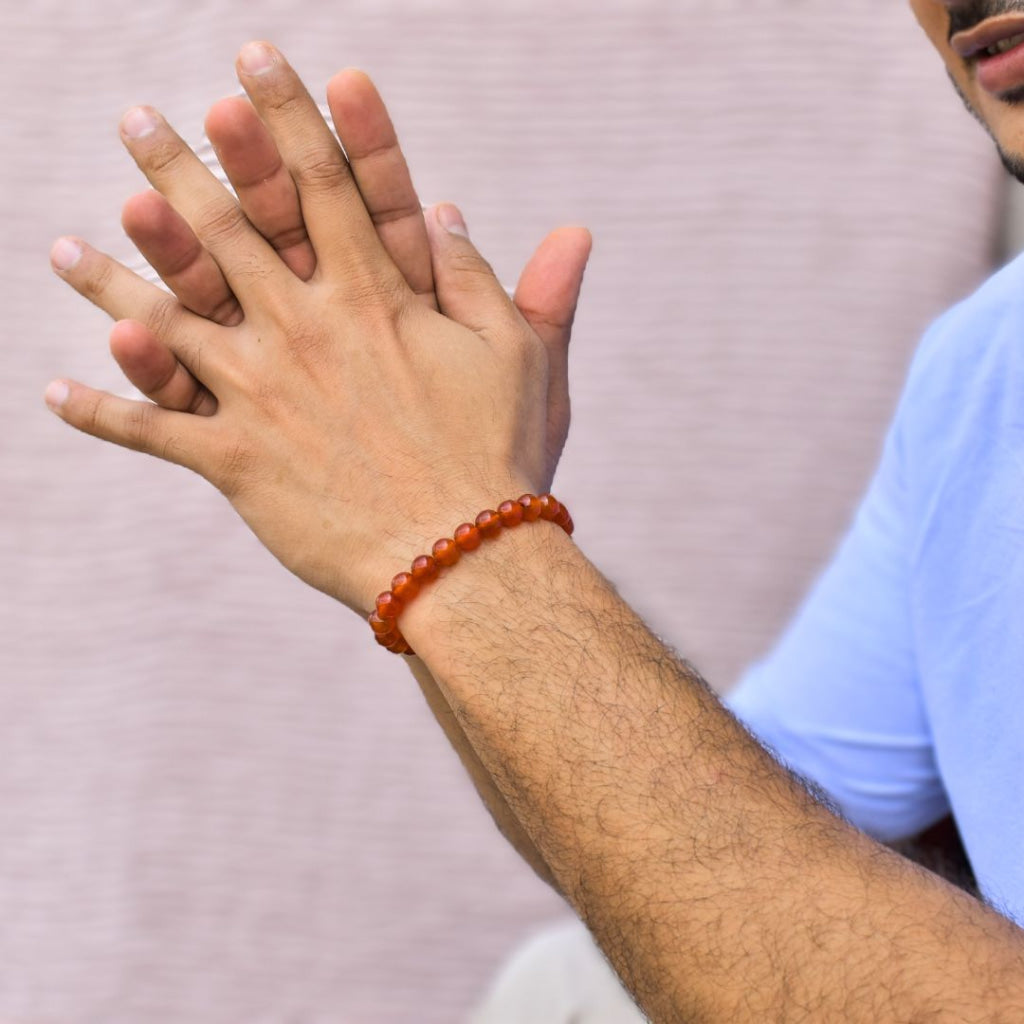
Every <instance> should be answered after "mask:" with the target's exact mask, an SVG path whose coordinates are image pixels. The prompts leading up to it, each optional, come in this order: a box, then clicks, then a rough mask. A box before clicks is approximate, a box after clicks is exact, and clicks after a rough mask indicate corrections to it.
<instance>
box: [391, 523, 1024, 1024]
mask: <svg viewBox="0 0 1024 1024" xmlns="http://www.w3.org/2000/svg"><path fill="white" fill-rule="evenodd" d="M405 622H406V635H407V636H409V637H410V640H411V642H412V643H413V645H414V646H415V647H416V649H417V650H418V651H419V652H420V654H421V655H422V656H423V658H424V660H425V661H426V663H427V665H428V666H429V667H430V669H431V672H432V673H433V675H434V677H435V678H436V679H437V680H438V682H439V685H440V687H441V689H442V691H443V693H444V696H445V698H446V700H447V701H448V703H449V704H450V706H451V707H452V709H453V711H454V713H455V715H456V717H457V719H458V722H459V724H460V725H461V727H462V729H463V730H464V732H465V734H466V736H467V737H468V738H469V740H470V742H471V743H472V747H473V749H474V751H475V753H476V755H477V757H478V758H479V760H480V762H481V763H482V765H483V766H484V767H485V768H486V770H487V771H488V772H489V773H490V774H491V776H492V777H493V778H494V780H495V783H496V785H497V787H498V789H499V790H500V792H501V793H502V795H503V796H504V799H505V800H506V801H507V803H508V806H509V807H510V808H511V810H512V811H513V813H514V814H515V816H516V817H517V818H518V819H519V821H520V822H521V823H522V826H523V828H524V830H525V832H526V833H527V834H528V835H529V836H530V838H531V839H532V842H533V844H534V845H535V846H536V848H537V850H538V851H539V853H540V856H541V857H542V859H543V861H544V862H545V863H546V864H547V865H548V866H549V868H550V870H551V872H552V874H553V875H554V877H555V879H556V880H557V882H558V884H559V887H560V888H561V890H562V891H563V892H564V893H565V895H566V896H567V898H568V899H570V901H571V902H572V903H573V904H574V905H575V907H576V909H577V910H578V912H579V913H580V914H581V916H582V917H583V918H584V919H585V920H586V922H587V923H588V925H589V926H590V927H591V929H592V930H593V931H594V933H595V935H596V937H597V939H598V941H599V942H600V944H601V945H602V947H603V948H604V950H605V952H606V953H607V954H608V956H609V957H610V958H611V960H612V962H613V963H614V964H615V966H616V968H617V969H618V970H619V972H620V974H621V975H622V976H623V978H624V979H625V981H626V982H627V984H628V985H629V987H630V988H631V989H632V991H633V992H634V993H635V995H636V996H637V997H638V999H639V1000H640V1002H641V1004H642V1005H643V1006H644V1007H645V1009H646V1010H647V1012H648V1013H650V1014H651V1015H652V1016H653V1017H654V1019H656V1020H664V1021H670V1020H671V1021H675V1020H688V1021H689V1020H709V1021H712V1020H714V1021H717V1020H722V1021H725V1020H728V1021H764V1020H790V1019H814V1020H833V1019H835V1020H840V1019H841V1020H847V1021H862V1020H863V1021H869V1020H870V1021H872V1022H873V1021H877V1020H879V1019H906V1020H926V1019H927V1020H947V1019H948V1020H959V1019H962V1018H963V1017H964V1016H968V1015H970V1014H972V1013H973V1014H975V1015H978V1016H981V1015H984V1019H986V1020H993V1021H995V1020H1007V1021H1009V1020H1011V1019H1013V1020H1016V1019H1019V1018H1020V1016H1021V1015H1022V1014H1024V984H1022V979H1024V955H1022V948H1024V947H1022V942H1021V937H1020V933H1019V932H1018V930H1017V929H1016V928H1015V927H1014V926H1013V925H1011V924H1010V923H1009V922H1007V921H1005V920H1004V919H1002V918H1000V917H999V916H998V915H996V914H994V913H993V912H991V911H989V910H988V909H987V908H985V907H983V906H982V905H981V904H979V903H978V902H977V901H975V900H973V899H971V898H970V897H968V896H966V895H965V894H963V893H961V892H959V891H958V890H956V889H954V888H953V887H951V886H949V885H947V884H946V883H945V882H943V881H942V880H940V879H939V878H937V877H936V876H934V875H932V874H930V873H928V872H926V871H924V870H922V869H920V868H918V867H916V866H915V865H912V864H910V863H908V862H907V861H905V860H904V859H903V858H901V857H898V856H897V855H895V854H894V853H892V852H890V851H888V850H886V849H885V848H884V847H881V846H879V845H878V844H876V843H874V842H872V841H871V840H869V839H867V838H866V837H864V836H863V835H862V834H860V833H858V832H857V831H855V830H854V829H852V828H851V827H849V826H848V825H846V824H845V823H843V822H842V821H840V820H839V819H837V818H836V817H834V816H833V815H832V814H830V813H829V812H828V811H827V810H826V809H825V808H824V807H822V806H821V805H820V804H819V803H818V802H817V801H815V800H814V799H813V798H812V797H811V796H810V795H809V794H808V793H807V791H806V789H805V788H804V787H802V786H801V785H800V784H799V783H798V782H797V781H796V780H794V779H793V778H792V777H790V776H789V775H788V774H787V773H786V772H785V771H784V770H783V769H781V768H780V767H779V766H778V765H777V764H776V763H775V762H774V761H773V760H772V759H771V758H770V757H769V756H768V755H767V754H766V753H765V752H764V751H763V750H762V749H761V748H760V747H759V746H758V745H757V744H756V743H755V742H754V741H753V740H752V739H751V738H750V737H749V736H748V735H747V733H746V732H745V731H744V730H743V729H742V727H741V726H739V725H738V724H737V723H736V722H735V721H734V720H733V719H732V717H731V716H730V715H729V714H728V712H727V711H725V710H724V709H723V708H722V706H721V705H720V703H719V701H718V700H717V698H716V697H715V696H714V695H713V694H712V693H711V692H710V690H709V689H708V688H707V687H706V686H704V684H703V683H702V682H701V680H700V679H699V677H697V676H696V674H695V673H694V672H693V671H692V670H691V669H689V667H688V666H686V665H685V664H684V663H681V662H680V661H678V660H677V659H676V658H675V657H674V656H673V654H672V653H671V652H670V651H668V650H667V649H666V648H665V647H664V646H663V645H662V644H661V643H660V642H659V641H658V640H657V638H655V637H654V636H653V635H651V634H650V632H649V631H648V630H647V629H646V628H645V627H644V625H643V624H642V623H641V622H640V621H639V620H638V619H637V617H636V616H635V615H634V614H633V613H632V612H631V611H630V609H629V608H628V607H627V606H626V605H625V604H623V602H622V601H621V600H620V599H619V598H618V596H617V595H616V594H615V592H614V590H613V589H612V588H611V587H610V586H609V585H608V584H607V583H606V581H604V580H603V579H602V578H601V576H600V575H599V574H598V573H597V572H596V571H595V570H594V569H593V567H592V566H590V564H589V563H588V562H587V561H586V560H585V559H584V558H583V557H582V555H581V554H580V553H579V552H578V550H577V549H576V548H575V547H574V546H573V545H572V544H571V542H569V541H568V540H567V539H565V538H564V537H561V536H560V535H559V533H558V531H557V530H555V529H553V528H549V527H547V526H545V525H543V524H538V525H536V526H534V527H530V528H528V529H522V530H518V531H514V532H511V533H509V534H508V535H507V536H503V537H502V539H501V541H500V543H496V544H493V545H490V546H489V547H487V548H486V549H483V550H481V551H480V552H477V553H475V554H474V556H473V557H472V558H467V559H465V560H464V562H463V563H462V564H460V566H459V567H458V569H457V570H455V571H453V572H451V573H450V574H448V576H447V577H446V578H445V579H443V580H442V581H440V582H439V583H438V585H437V586H436V588H434V590H433V591H432V592H431V593H429V594H424V595H423V596H422V597H421V598H420V599H419V600H418V601H417V602H416V603H415V604H414V605H413V606H412V607H411V608H410V609H409V610H408V611H407V613H406V620H405Z"/></svg>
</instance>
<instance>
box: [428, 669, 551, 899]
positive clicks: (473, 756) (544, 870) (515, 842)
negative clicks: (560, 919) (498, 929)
mask: <svg viewBox="0 0 1024 1024" xmlns="http://www.w3.org/2000/svg"><path fill="white" fill-rule="evenodd" d="M409 668H410V670H411V671H412V674H413V675H414V676H415V677H416V682H417V683H419V687H420V690H421V691H422V692H423V696H424V697H425V698H426V701H427V704H428V706H429V707H430V710H431V712H433V715H434V718H435V719H436V720H437V724H438V725H440V726H441V729H442V730H443V732H444V734H445V736H447V738H448V742H449V743H451V745H452V747H453V749H454V750H455V753H456V754H457V755H458V757H459V760H460V761H461V762H462V767H463V768H465V769H466V773H467V774H468V775H469V777H470V779H471V780H472V782H473V785H474V786H475V787H476V791H477V793H478V794H479V796H480V799H481V800H483V802H484V806H485V807H486V808H487V810H488V811H489V812H490V814H491V817H492V818H493V819H494V823H495V825H497V826H498V830H499V831H500V832H501V834H502V835H503V836H504V837H505V838H506V839H507V840H508V841H509V842H510V843H511V844H512V846H513V847H514V848H515V850H516V852H517V853H518V854H519V856H520V857H522V858H523V860H525V861H526V863H527V864H529V865H530V867H531V868H533V870H534V871H535V872H536V873H537V875H538V876H539V877H540V878H541V879H542V880H543V881H545V882H547V883H548V885H550V886H552V888H554V889H557V888H558V883H557V882H556V881H555V878H554V876H553V875H552V874H551V870H550V868H548V866H547V864H546V863H545V862H544V858H543V857H542V856H541V854H540V851H539V850H538V849H537V847H536V846H535V845H534V843H533V840H532V839H531V838H530V836H529V835H528V834H527V832H526V831H525V830H524V828H523V826H522V825H521V824H520V822H519V819H518V818H517V817H516V816H515V815H514V814H513V813H512V809H511V808H510V807H509V805H508V802H507V801H506V800H505V797H504V796H503V795H502V793H501V790H499V789H498V787H497V785H495V782H494V779H493V777H492V776H491V774H490V772H488V771H487V769H486V768H485V767H484V766H483V764H482V763H481V761H480V758H479V757H478V756H477V753H476V751H475V750H474V749H473V746H472V744H471V743H470V742H469V739H468V737H467V736H466V733H465V730H464V729H463V728H462V726H461V725H460V724H459V721H458V719H457V718H456V716H455V713H454V712H453V711H452V708H451V705H450V704H449V703H448V701H447V700H446V699H445V696H444V694H443V693H442V692H441V689H440V687H439V686H438V685H437V680H435V679H434V677H433V676H432V675H431V674H430V672H429V670H428V669H427V667H426V665H424V664H423V662H422V661H421V660H420V659H419V658H411V659H409Z"/></svg>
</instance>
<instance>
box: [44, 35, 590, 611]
mask: <svg viewBox="0 0 1024 1024" xmlns="http://www.w3.org/2000/svg"><path fill="white" fill-rule="evenodd" d="M238 73H239V78H240V80H241V82H242V84H243V86H244V88H245V90H246V92H247V93H248V96H249V100H250V101H251V107H249V106H248V104H247V103H246V101H244V100H242V99H235V100H234V101H223V103H222V104H220V105H218V107H215V108H214V111H211V118H210V119H209V120H208V130H209V131H210V134H211V138H212V139H213V141H214V143H215V145H217V144H218V141H219V142H220V143H221V145H218V147H217V148H218V150H219V152H220V155H221V159H222V162H223V163H224V165H225V169H226V170H227V172H228V174H229V176H230V177H232V180H233V184H234V185H235V188H236V192H237V195H238V198H237V199H236V198H235V197H233V196H232V195H231V193H230V192H229V191H227V190H226V189H225V188H224V187H223V186H221V185H220V183H219V182H218V181H217V180H216V179H215V178H214V177H213V175H211V174H210V172H209V171H208V170H207V169H206V168H205V167H204V166H203V164H202V163H201V162H200V161H199V160H198V158H197V157H196V156H195V155H194V154H193V153H192V151H191V150H190V149H189V148H188V146H186V145H185V144H184V142H183V141H182V140H181V139H180V138H179V137H178V136H177V135H176V134H175V133H174V132H173V130H172V129H171V128H170V126H169V125H168V124H167V123H166V122H165V121H164V120H163V119H162V118H161V117H160V115H159V114H157V113H156V112H155V111H153V110H150V109H148V108H136V109H134V110H132V111H129V113H128V114H126V115H125V118H124V119H123V120H122V125H121V134H122V138H123V140H124V142H125V145H126V146H127V148H128V150H129V151H130V153H131V154H132V156H133V158H134V159H135V161H136V162H137V164H138V165H139V167H140V168H141V170H142V171H143V173H144V174H145V175H146V177H147V178H148V179H149V182H150V183H151V184H152V186H153V187H154V188H155V189H156V194H154V193H149V194H148V197H137V200H136V202H135V203H134V204H133V205H129V207H127V208H126V214H125V223H126V226H128V227H129V233H130V234H133V237H135V238H136V240H137V241H140V248H142V249H143V251H144V252H146V249H147V245H148V247H149V249H150V250H151V253H147V255H150V258H151V260H152V262H153V263H154V266H156V267H157V269H158V270H160V271H161V273H162V276H164V278H165V280H166V281H167V283H168V284H169V285H170V286H171V288H172V291H173V292H174V294H173V295H168V294H167V293H166V292H165V291H163V290H162V289H160V288H158V287H156V286H155V285H151V284H149V283H148V282H145V281H143V280H142V279H141V278H139V277H138V276H136V275H135V274H133V273H131V272H130V271H129V270H127V269H126V268H125V267H124V266H122V265H121V264H120V263H118V262H117V261H115V260H113V259H111V258H110V257H108V256H105V255H103V254H102V253H100V252H98V251H96V250H95V249H92V248H91V247H89V246H88V245H86V244H85V243H84V242H81V241H80V240H78V239H71V238H66V239H61V240H60V241H58V243H57V244H56V245H55V246H54V249H53V253H52V260H53V264H54V267H55V269H56V270H57V271H58V273H59V274H60V275H61V276H62V277H64V279H65V280H66V281H67V282H68V283H69V284H70V285H71V286H72V287H73V288H75V289H76V290H77V291H78V292H79V293H80V294H82V295H83V296H85V297H86V298H88V299H89V300H90V301H92V302H93V303H95V304H96V305H97V306H99V307H100V308H102V309H103V310H105V311H106V312H107V313H109V314H110V315H111V316H112V317H113V318H114V319H115V320H117V321H118V323H117V324H116V325H115V328H114V330H113V332H112V335H111V347H112V349H113V351H114V353H115V356H117V357H118V360H119V362H120V363H121V365H122V367H124V369H125V371H126V373H127V374H128V376H129V377H130V378H131V379H132V380H133V381H134V382H135V383H136V384H138V385H139V386H140V387H141V388H142V390H143V391H145V392H146V393H147V394H149V395H150V397H151V398H152V399H153V401H148V402H145V401H131V400H128V399H123V398H119V397H115V396H113V395H111V394H108V393H105V392H101V391H96V390H94V389H92V388H89V387H86V386H85V385H82V384H78V383H75V382H71V381H56V382H54V383H53V384H51V385H50V387H49V388H48V389H47V401H48V402H49V404H50V406H51V408H53V409H54V411H56V412H57V413H58V414H59V415H60V416H61V417H62V418H63V419H64V420H65V421H66V422H68V423H70V424H71V425H72V426H75V427H77V428H79V429H80V430H83V431H85V432H87V433H90V434H93V435H95V436H97V437H100V438H103V439H104V440H107V441H112V442H114V443H115V444H119V445H122V446H124V447H127V448H133V449H136V450H139V451H143V452H146V453H148V454H151V455H155V456H158V457H160V458H163V459H167V460H169V461H172V462H175V463H179V464H181V465H183V466H187V467H189V468H190V469H193V470H194V471H196V472H197V473H199V474H201V475H202V476H203V477H205V478H206V479H207V480H209V481H210V482H211V483H212V484H214V485H215V486H216V487H217V488H219V489H220V490H221V491H222V492H223V493H224V494H225V495H226V496H227V498H228V499H229V500H230V501H231V503H232V504H233V505H234V507H235V508H236V509H237V511H238V512H239V513H240V514H241V516H242V517H243V518H244V519H245V521H246V522H247V523H248V524H249V526H250V527H251V528H252V529H253V531H254V532H255V533H256V535H257V536H258V537H259V538H260V540H261V541H262V542H263V543H264V544H265V545H266V546H267V547H268V548H269V549H270V550H271V551H272V552H273V553H274V554H275V555H276V556H277V558H278V559H280V561H281V562H282V563H283V564H284V565H285V566H287V567H288V568H289V569H291V570H292V571H293V572H295V573H296V574H297V575H298V576H300V577H301V578H302V579H304V580H305V581H307V582H308V583H310V584H311V585H313V586H315V587H318V588H319V589H321V590H323V591H325V592H327V593H329V594H331V595H333V596H335V597H337V598H338V599H340V600H342V601H343V602H345V603H346V604H347V605H349V606H350V607H352V608H354V609H356V610H359V611H365V610H366V609H368V608H370V607H372V604H373V598H374V596H375V595H376V593H377V592H378V591H379V590H380V589H381V587H382V585H383V584H385V583H386V581H387V580H388V579H389V578H390V576H391V575H392V574H393V573H394V572H395V571H397V570H398V569H399V568H402V567H404V565H405V563H407V562H408V560H409V558H410V557H411V556H412V555H413V554H416V553H418V551H419V550H420V549H422V548H423V546H424V543H425V542H428V541H430V540H432V539H433V538H434V537H436V536H439V535H440V534H442V533H444V532H445V531H447V530H450V529H451V527H452V526H453V525H454V522H455V521H457V518H458V517H459V516H460V515H461V516H465V515H469V514H471V513H474V512H475V511H477V510H479V509H480V508H483V507H485V506H487V505H488V504H490V503H492V502H494V501H495V500H497V499H499V498H501V497H508V496H514V495H516V494H519V493H521V492H524V491H534V492H535V493H541V492H542V491H544V490H547V488H548V486H549V484H550V480H551V476H552V474H553V471H554V467H555V464H556V462H557V459H558V456H559V454H560V452H561V448H562V445H563V443H564V440H565V435H566V431H567V429H568V387H567V378H566V347H567V344H568V340H569V330H570V326H571V320H572V314H573V310H574V308H575V302H576V297H577V295H578V290H579V286H580V281H581V278H582V272H583V266H584V264H585V262H586V256H587V251H588V247H589V237H588V236H587V234H586V232H584V231H582V230H579V229H563V230H562V231H560V232H555V233H553V234H552V235H550V236H548V238H547V239H546V240H545V242H544V243H543V244H542V245H541V247H540V248H539V249H538V251H537V253H536V254H535V255H534V257H533V259H532V260H531V261H530V263H529V264H528V265H527V268H526V270H525V271H524V273H523V276H522V278H521V281H520V286H519V289H518V290H517V293H516V297H515V302H513V301H512V300H510V299H509V297H508V296H507V294H506V293H505V291H504V289H503V288H502V287H501V286H500V284H499V283H498V281H497V280H496V278H495V277H494V275H493V273H492V272H491V270H490V267H489V266H488V265H487V264H486V262H485V261H484V260H483V259H482V258H481V257H480V255H479V254H478V253H477V251H476V249H475V248H474V247H473V245H472V243H471V242H470V241H469V239H468V237H467V235H466V232H465V229H464V225H463V224H462V220H461V217H460V215H459V213H458V211H457V210H456V209H455V208H454V207H451V206H447V205H443V206H440V207H437V208H435V209H433V210H431V211H428V213H427V214H426V217H425V219H424V217H423V215H422V214H421V213H420V212H419V204H418V201H416V199H415V193H414V192H413V190H412V185H411V182H410V181H409V178H408V173H407V171H406V169H405V163H404V160H403V159H402V158H401V152H400V150H399V149H398V147H397V142H396V141H395V139H394V137H393V131H392V129H391V125H390V121H389V120H388V119H387V114H386V112H385V111H384V108H383V105H382V104H381V103H380V101H379V97H377V96H376V93H375V92H374V91H373V89H372V86H371V85H370V84H369V82H368V80H366V79H365V77H363V76H354V75H353V74H352V73H347V74H345V73H343V74H342V75H340V76H337V77H336V78H335V79H334V80H332V83H331V85H330V86H329V88H328V99H329V103H330V106H331V111H332V116H333V119H334V122H335V126H336V129H337V131H338V134H339V137H340V138H341V139H342V142H344V143H345V145H346V148H347V150H348V154H349V157H348V158H346V154H345V152H344V151H343V150H342V148H341V147H340V146H339V145H338V143H337V141H336V140H335V138H334V136H333V135H332V133H331V132H330V130H329V128H328V127H327V125H326V123H325V122H324V120H323V118H322V116H321V115H320V113H319V110H318V109H317V107H316V104H315V103H314V102H313V100H312V99H311V97H310V96H309V94H308V93H307V91H306V89H305V88H304V86H303V85H302V83H301V81H300V80H299V79H298V77H297V75H296V74H295V73H294V71H293V70H292V69H291V68H290V67H289V65H288V64H287V62H286V61H285V60H284V58H283V56H282V55H281V54H280V53H279V52H278V51H277V50H275V49H274V48H272V47H270V46H268V45H267V44H262V43H252V44H248V45H247V46H246V47H245V48H243V50H242V53H241V55H240V57H239V62H238ZM224 104H229V105H230V104H233V106H230V107H226V106H225V105H224ZM239 104H242V105H244V109H243V106H239ZM218 111H219V113H218ZM218 119H219V120H218ZM218 125H219V127H218ZM246 127H247V131H246V132H240V128H246ZM215 129H216V130H215ZM346 136H348V138H347V137H346ZM246 139H249V140H250V141H248V142H247V141H246ZM233 144H234V147H235V150H237V152H235V151H233V149H232V145H233ZM259 160H263V161H264V162H265V163H266V162H268V161H269V164H270V165H274V166H275V168H276V169H275V170H274V173H273V174H272V175H271V177H270V178H259V177H257V178H252V176H251V174H250V176H249V177H250V180H245V172H251V171H252V169H253V166H254V162H256V163H258V162H259ZM233 172H234V173H233ZM268 183H269V184H271V185H273V188H272V189H271V190H269V192H268V188H267V187H266V186H267V185H268ZM261 186H262V187H261ZM289 218H290V219H291V220H292V221H294V222H295V223H294V224H293V225H292V228H294V230H284V229H283V228H282V224H283V222H284V221H287V220H289ZM131 224H134V225H135V231H134V232H133V231H132V229H131V227H130V225H131ZM158 225H161V226H162V228H163V230H162V231H160V230H156V228H157V226H158ZM147 228H148V232H147ZM179 243H180V244H179ZM176 248H178V249H180V253H179V255H181V254H187V257H188V258H187V259H185V260H184V263H183V261H182V260H181V259H178V260H176V259H175V258H174V255H175V254H174V251H173V250H175V249H176ZM154 257H156V258H154ZM182 265H186V266H187V268H188V273H185V272H183V271H182V269H181V268H182ZM161 367H162V368H163V369H159V368H161ZM154 368H157V370H156V371H155V370H154ZM163 370H168V371H169V372H163ZM154 372H156V377H157V378H160V379H159V380H156V379H155V378H154Z"/></svg>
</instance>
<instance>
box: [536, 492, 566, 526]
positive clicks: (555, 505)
mask: <svg viewBox="0 0 1024 1024" xmlns="http://www.w3.org/2000/svg"><path fill="white" fill-rule="evenodd" d="M561 511H562V505H561V503H560V502H559V500H558V499H557V498H556V497H555V496H554V495H553V494H544V495H541V499H540V517H541V519H546V520H547V521H548V522H552V523H553V522H554V521H555V519H557V518H558V513H559V512H561Z"/></svg>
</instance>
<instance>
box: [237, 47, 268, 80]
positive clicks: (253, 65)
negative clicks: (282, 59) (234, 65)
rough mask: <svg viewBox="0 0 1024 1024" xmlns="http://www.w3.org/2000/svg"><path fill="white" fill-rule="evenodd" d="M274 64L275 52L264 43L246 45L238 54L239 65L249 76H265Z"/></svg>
mask: <svg viewBox="0 0 1024 1024" xmlns="http://www.w3.org/2000/svg"><path fill="white" fill-rule="evenodd" d="M274 63H275V57H274V52H273V50H271V49H270V47H269V46H267V45H266V44H264V43H246V44H245V46H243V47H242V49H241V50H240V51H239V54H238V65H239V67H240V68H241V69H242V70H243V71H244V72H245V73H246V74H247V75H265V74H266V73H267V72H268V71H269V70H270V69H271V68H272V67H273V66H274Z"/></svg>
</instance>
